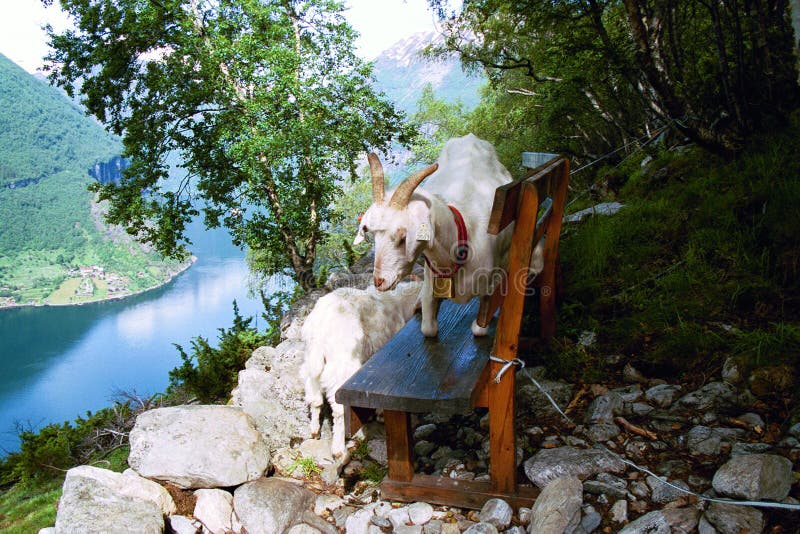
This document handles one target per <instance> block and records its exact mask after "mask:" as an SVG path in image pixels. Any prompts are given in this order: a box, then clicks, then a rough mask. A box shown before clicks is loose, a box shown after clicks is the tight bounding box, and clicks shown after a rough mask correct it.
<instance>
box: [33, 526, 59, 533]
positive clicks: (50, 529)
mask: <svg viewBox="0 0 800 534" xmlns="http://www.w3.org/2000/svg"><path fill="white" fill-rule="evenodd" d="M37 534H56V527H45V528H40V529H39V532H37Z"/></svg>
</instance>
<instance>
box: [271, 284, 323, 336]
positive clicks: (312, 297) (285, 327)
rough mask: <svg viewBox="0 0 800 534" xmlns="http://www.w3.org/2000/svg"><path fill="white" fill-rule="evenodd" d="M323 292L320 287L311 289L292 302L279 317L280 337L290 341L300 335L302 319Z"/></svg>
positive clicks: (306, 315) (303, 319)
mask: <svg viewBox="0 0 800 534" xmlns="http://www.w3.org/2000/svg"><path fill="white" fill-rule="evenodd" d="M325 293H326V291H325V290H322V289H316V290H312V291H309V292H308V293H306V294H305V295H303V296H302V297H300V298H299V299H297V300H296V301H295V302H294V303H292V306H291V307H290V308H289V311H288V312H287V313H285V314H284V315H283V317H282V318H281V326H280V328H281V339H283V340H287V341H292V340H298V339H300V338H301V337H302V335H301V332H300V331H301V329H302V328H303V321H305V319H306V317H308V314H309V313H311V310H312V308H314V304H316V303H317V300H319V299H320V297H322V296H323V295H324V294H325Z"/></svg>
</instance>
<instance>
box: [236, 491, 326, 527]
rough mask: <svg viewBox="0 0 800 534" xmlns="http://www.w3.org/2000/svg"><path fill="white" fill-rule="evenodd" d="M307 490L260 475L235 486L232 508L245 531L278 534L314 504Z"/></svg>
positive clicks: (295, 522) (295, 521)
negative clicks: (251, 480)
mask: <svg viewBox="0 0 800 534" xmlns="http://www.w3.org/2000/svg"><path fill="white" fill-rule="evenodd" d="M314 498H315V497H314V494H313V493H311V492H310V491H308V490H307V489H305V488H303V487H301V486H298V485H296V484H293V483H291V482H287V481H285V480H280V479H277V478H260V479H258V480H255V481H253V482H248V483H246V484H244V485H242V486H239V487H238V488H236V491H235V492H234V493H233V508H234V511H235V512H236V515H237V516H238V517H239V521H240V522H241V523H242V526H243V527H244V528H245V529H246V530H247V533H248V534H281V533H282V532H284V531H285V530H287V529H288V528H289V527H291V526H294V525H295V524H297V523H299V521H298V519H299V518H301V517H302V515H303V512H304V511H305V510H308V509H310V507H311V505H312V504H313V503H314Z"/></svg>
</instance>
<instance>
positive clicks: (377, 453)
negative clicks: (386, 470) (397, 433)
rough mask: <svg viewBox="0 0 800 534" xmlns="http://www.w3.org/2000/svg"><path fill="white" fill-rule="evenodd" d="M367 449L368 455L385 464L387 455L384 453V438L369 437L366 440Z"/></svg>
mask: <svg viewBox="0 0 800 534" xmlns="http://www.w3.org/2000/svg"><path fill="white" fill-rule="evenodd" d="M367 450H368V451H369V453H368V454H369V457H370V458H372V459H373V460H375V461H376V462H378V463H379V464H381V465H386V463H387V462H388V456H387V454H386V440H385V439H371V440H369V441H368V442H367Z"/></svg>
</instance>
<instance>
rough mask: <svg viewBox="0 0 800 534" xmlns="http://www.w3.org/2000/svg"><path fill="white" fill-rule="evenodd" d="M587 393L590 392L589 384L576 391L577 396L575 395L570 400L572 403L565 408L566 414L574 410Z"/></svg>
mask: <svg viewBox="0 0 800 534" xmlns="http://www.w3.org/2000/svg"><path fill="white" fill-rule="evenodd" d="M587 393H589V386H587V385H584V386H583V387H582V388H581V389H580V390H579V391H578V393H576V394H575V397H574V398H573V399H572V400H571V401H570V403H569V404H568V405H567V408H566V409H565V410H564V413H565V414H569V412H571V411H572V410H574V409H575V407H576V406H577V405H578V403H579V402H581V400H583V397H585V396H586V394H587Z"/></svg>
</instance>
